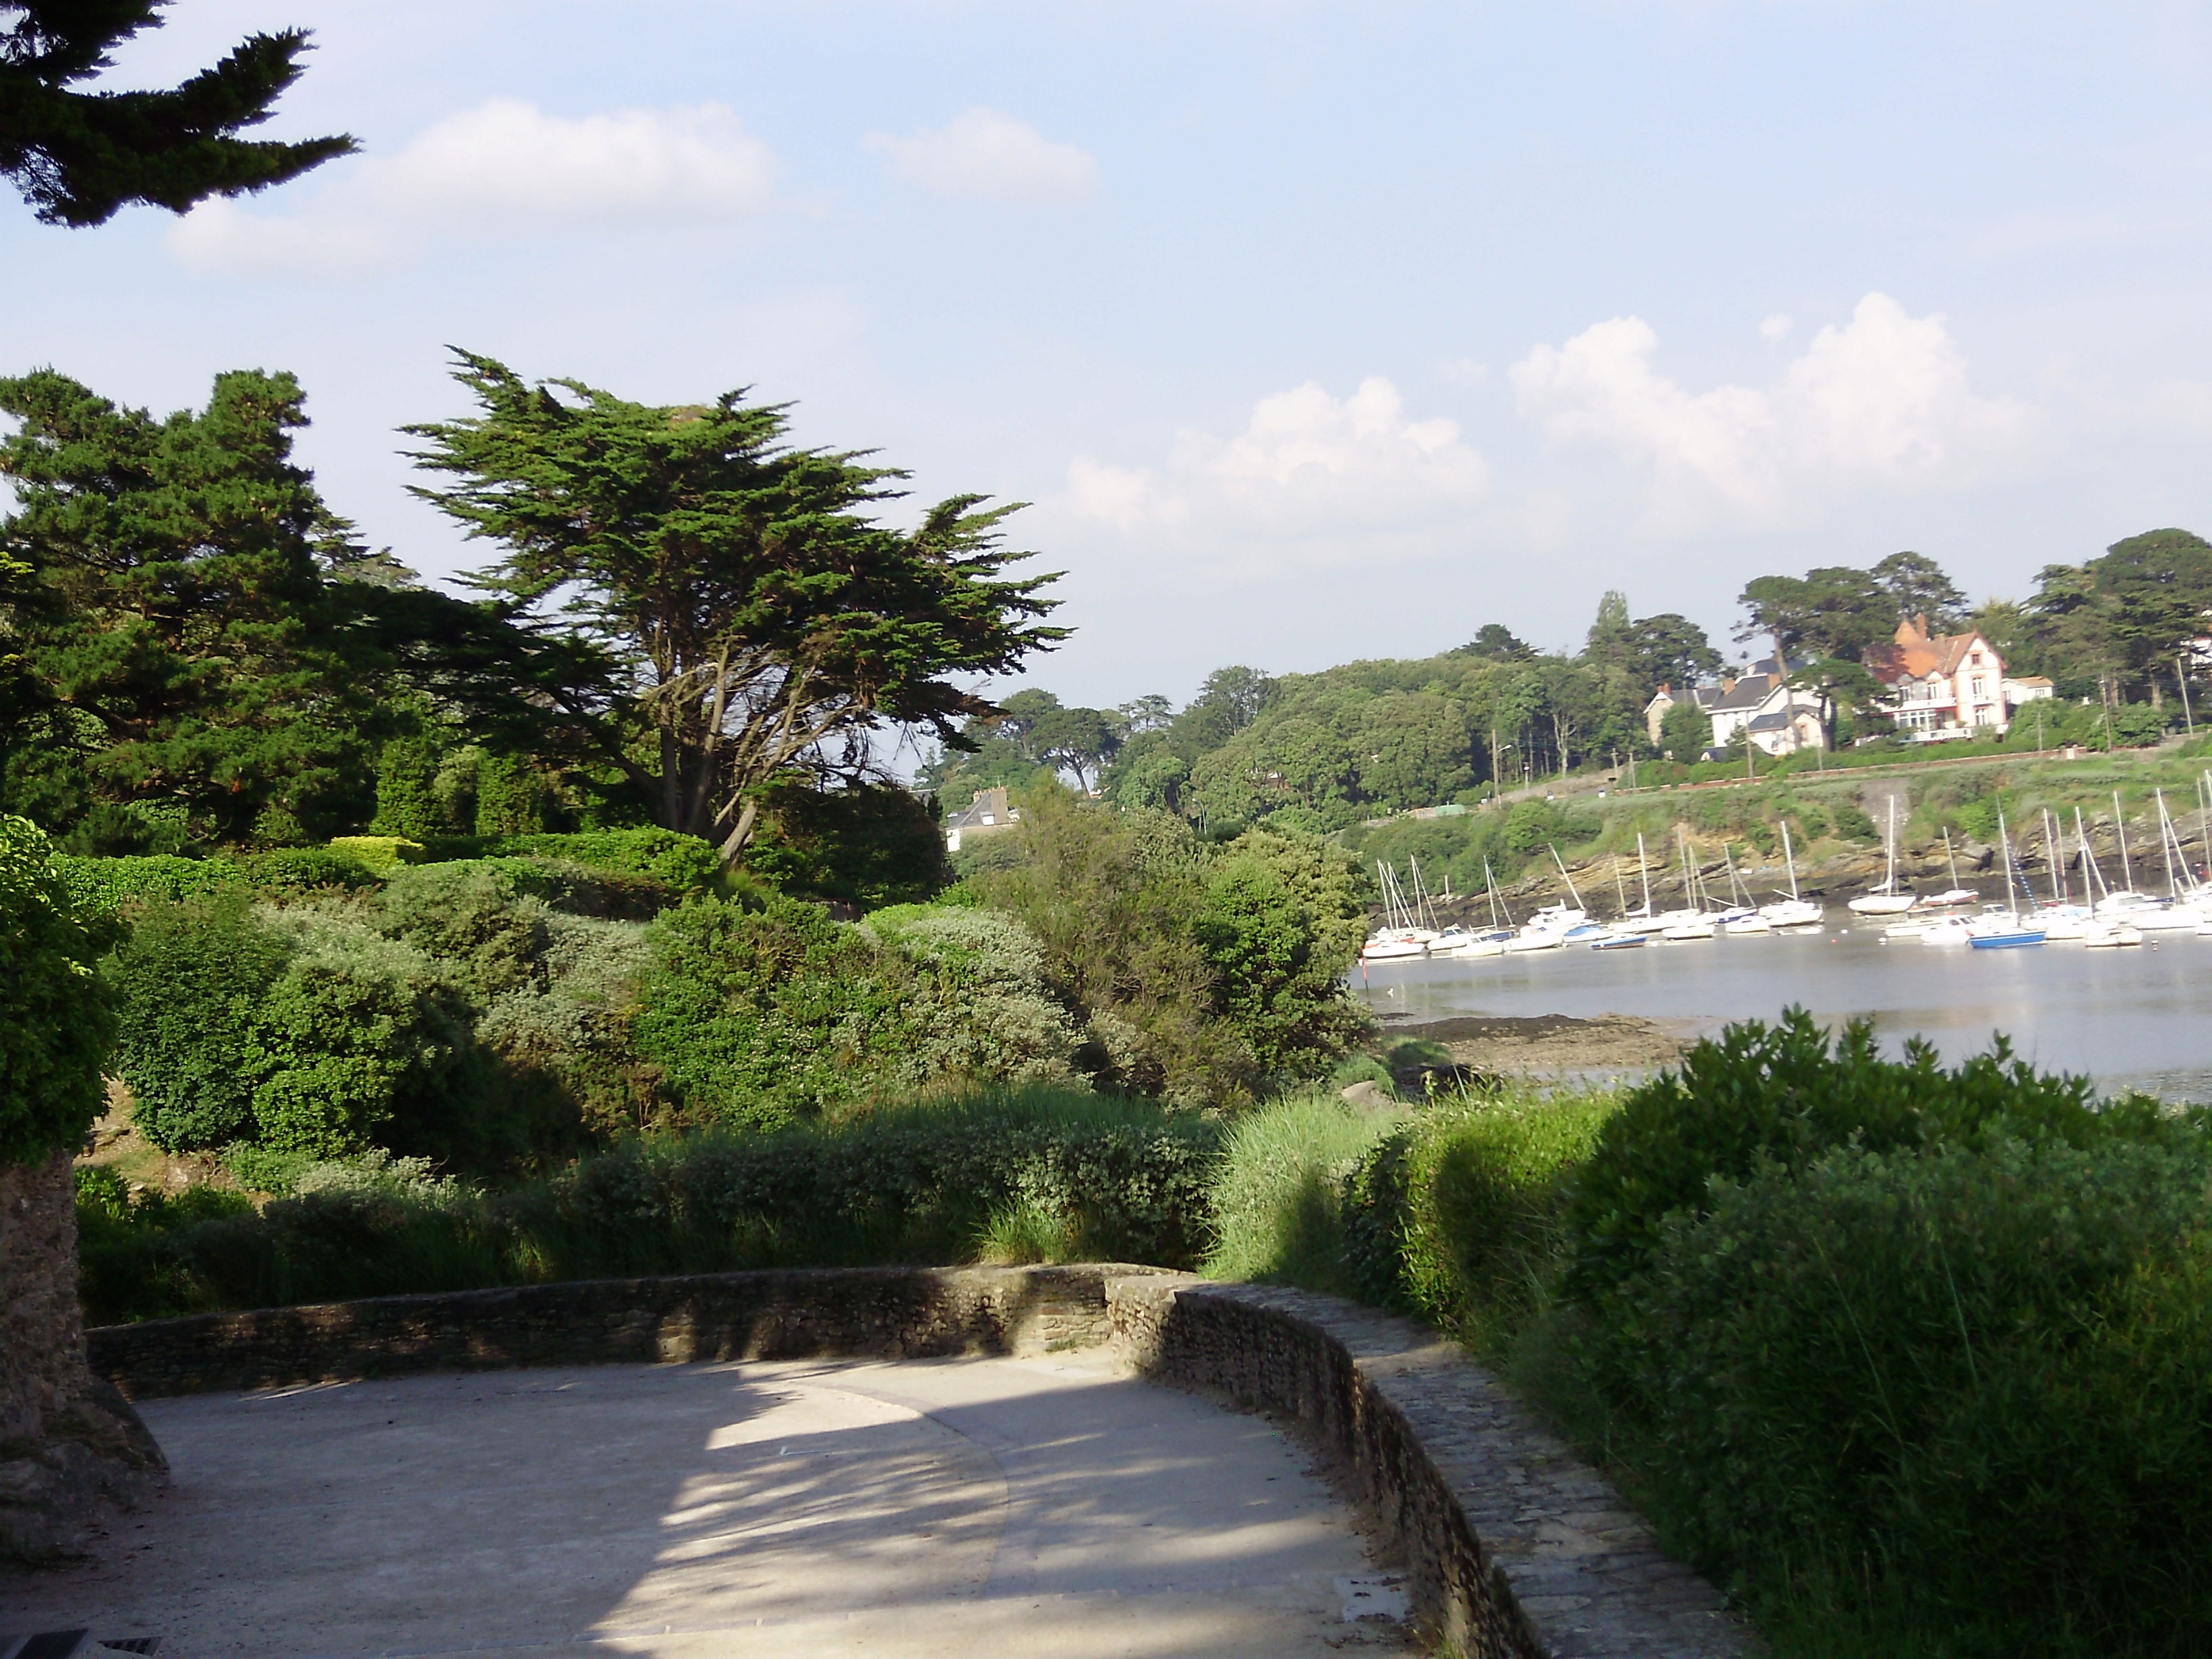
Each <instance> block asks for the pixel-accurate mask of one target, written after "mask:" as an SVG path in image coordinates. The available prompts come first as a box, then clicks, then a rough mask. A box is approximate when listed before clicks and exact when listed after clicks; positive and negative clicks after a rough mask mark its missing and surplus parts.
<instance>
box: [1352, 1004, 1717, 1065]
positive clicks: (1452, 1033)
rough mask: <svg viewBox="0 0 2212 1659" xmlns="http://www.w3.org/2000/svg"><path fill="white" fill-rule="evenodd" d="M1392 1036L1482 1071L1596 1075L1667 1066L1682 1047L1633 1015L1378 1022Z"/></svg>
mask: <svg viewBox="0 0 2212 1659" xmlns="http://www.w3.org/2000/svg"><path fill="white" fill-rule="evenodd" d="M1383 1030H1385V1031H1386V1032H1387V1033H1388V1034H1389V1036H1394V1037H1400V1036H1413V1037H1421V1038H1424V1039H1425V1040H1426V1041H1428V1042H1437V1043H1441V1044H1443V1047H1445V1048H1448V1049H1449V1050H1450V1051H1451V1057H1452V1058H1453V1059H1454V1060H1456V1061H1458V1062H1459V1063H1460V1064H1461V1065H1462V1066H1476V1067H1479V1068H1480V1069H1481V1070H1483V1071H1487V1072H1504V1073H1545V1074H1552V1073H1561V1072H1601V1071H1615V1070H1632V1069H1642V1068H1646V1067H1650V1066H1669V1065H1672V1064H1673V1063H1674V1061H1675V1060H1679V1059H1680V1057H1681V1054H1682V1050H1683V1048H1685V1046H1686V1040H1685V1038H1684V1037H1683V1036H1681V1035H1680V1033H1679V1032H1678V1031H1677V1030H1674V1029H1670V1027H1669V1026H1668V1025H1665V1024H1661V1023H1660V1022H1659V1021H1657V1020H1652V1019H1644V1018H1638V1016H1637V1015H1634V1014H1600V1015H1597V1016H1596V1017H1595V1018H1590V1019H1576V1018H1571V1016H1569V1015H1566V1014H1537V1015H1534V1016H1531V1017H1528V1018H1511V1017H1510V1016H1504V1015H1490V1014H1455V1015H1452V1016H1451V1017H1450V1018H1445V1019H1426V1020H1422V1019H1390V1018H1387V1017H1386V1018H1384V1020H1383Z"/></svg>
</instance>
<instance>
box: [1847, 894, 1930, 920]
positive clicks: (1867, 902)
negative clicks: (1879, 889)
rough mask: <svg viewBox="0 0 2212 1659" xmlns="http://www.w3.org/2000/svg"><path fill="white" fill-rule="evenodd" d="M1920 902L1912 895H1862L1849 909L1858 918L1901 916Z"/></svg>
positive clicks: (1852, 902)
mask: <svg viewBox="0 0 2212 1659" xmlns="http://www.w3.org/2000/svg"><path fill="white" fill-rule="evenodd" d="M1919 902H1920V901H1919V900H1918V899H1917V898H1915V897H1914V896H1912V895H1911V894H1910V893H1862V894H1860V895H1859V896H1858V897H1857V898H1855V899H1853V900H1852V901H1851V902H1850V907H1849V908H1850V912H1851V914H1852V915H1858V916H1901V915H1904V914H1905V912H1906V911H1907V910H1910V909H1911V908H1912V907H1913V906H1914V905H1916V904H1917V903H1919Z"/></svg>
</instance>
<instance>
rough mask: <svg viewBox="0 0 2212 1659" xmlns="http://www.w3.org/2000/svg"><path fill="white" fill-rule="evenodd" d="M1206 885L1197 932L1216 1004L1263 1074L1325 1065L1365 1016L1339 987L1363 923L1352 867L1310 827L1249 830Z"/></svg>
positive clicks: (1314, 1071)
mask: <svg viewBox="0 0 2212 1659" xmlns="http://www.w3.org/2000/svg"><path fill="white" fill-rule="evenodd" d="M1196 933H1197V937H1198V940H1199V943H1200V947H1201V948H1202V949H1203V950H1204V951H1205V952H1206V959H1207V960H1208V961H1209V962H1211V963H1212V964H1213V967H1214V969H1215V972H1216V974H1217V975H1218V989H1217V991H1216V994H1215V1001H1216V1006H1218V1007H1219V1008H1220V1010H1221V1012H1222V1014H1223V1016H1224V1017H1225V1018H1226V1019H1227V1020H1228V1021H1229V1022H1230V1024H1232V1025H1233V1026H1235V1027H1236V1029H1237V1032H1238V1034H1239V1035H1241V1036H1243V1039H1244V1041H1245V1042H1246V1043H1247V1044H1248V1045H1249V1047H1250V1048H1251V1050H1252V1053H1253V1054H1254V1055H1255V1057H1256V1058H1257V1059H1258V1060H1259V1062H1260V1065H1261V1068H1262V1069H1263V1070H1265V1071H1266V1072H1267V1073H1269V1074H1270V1075H1271V1076H1274V1077H1278V1078H1294V1077H1314V1076H1317V1075H1320V1074H1322V1073H1326V1072H1327V1071H1328V1068H1329V1066H1332V1065H1334V1063H1335V1061H1336V1060H1338V1059H1339V1058H1340V1057H1341V1056H1342V1055H1343V1054H1344V1053H1345V1051H1346V1049H1348V1048H1351V1046H1352V1042H1353V1041H1354V1040H1355V1039H1356V1038H1357V1036H1358V1033H1359V1032H1360V1030H1362V1029H1363V1028H1364V1025H1365V1024H1366V1021H1365V1018H1364V1015H1362V1013H1361V1012H1360V1011H1359V1009H1358V1006H1357V1005H1355V1004H1354V1003H1353V1002H1352V1000H1351V998H1350V997H1349V996H1347V995H1346V993H1345V988H1344V975H1345V974H1346V971H1347V970H1348V969H1350V968H1351V966H1352V963H1353V962H1354V961H1356V960H1357V959H1358V954H1359V946H1360V942H1361V941H1362V939H1364V938H1365V937H1366V933H1367V908H1366V905H1365V904H1364V902H1363V885H1362V883H1361V880H1360V877H1359V873H1358V870H1357V869H1356V868H1355V866H1353V865H1352V862H1351V860H1348V859H1347V858H1346V857H1345V855H1344V854H1342V853H1340V852H1339V851H1337V850H1336V849H1335V848H1331V847H1329V846H1328V845H1327V844H1326V843H1324V842H1320V841H1318V840H1316V839H1314V838H1312V837H1310V836H1278V835H1274V834H1272V833H1270V832H1269V831H1267V830H1265V829H1249V830H1247V831H1246V832H1245V833H1244V834H1243V835H1242V836H1238V837H1237V839H1236V840H1235V841H1234V842H1231V843H1230V844H1229V846H1228V847H1227V848H1225V849H1223V852H1222V854H1221V856H1220V857H1219V859H1218V860H1217V861H1216V862H1215V863H1214V864H1213V865H1212V867H1211V868H1210V869H1209V870H1208V872H1206V902H1205V907H1204V908H1203V910H1202V911H1201V913H1200V916H1199V918H1198V921H1197V923H1196Z"/></svg>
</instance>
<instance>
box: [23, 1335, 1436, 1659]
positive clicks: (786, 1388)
mask: <svg viewBox="0 0 2212 1659" xmlns="http://www.w3.org/2000/svg"><path fill="white" fill-rule="evenodd" d="M146 1417H147V1420H148V1422H149V1424H150V1425H152V1427H153V1429H154V1431H155V1435H156V1436H157V1437H159V1438H160V1439H161V1443H162V1445H163V1446H164V1448H165V1449H167V1452H168V1454H169V1457H170V1459H171V1461H172V1462H173V1465H174V1467H175V1470H176V1475H177V1481H176V1488H175V1490H174V1492H173V1493H172V1494H171V1495H170V1496H169V1497H167V1498H165V1499H163V1500H161V1503H160V1504H158V1505H157V1506H156V1507H155V1509H154V1510H151V1511H149V1512H147V1513H145V1514H143V1515H140V1516H135V1517H126V1518H125V1520H124V1522H122V1523H121V1524H120V1525H119V1526H118V1528H117V1529H116V1531H115V1533H114V1534H113V1536H112V1538H111V1539H110V1540H109V1541H108V1546H107V1548H106V1553H105V1554H104V1555H103V1556H102V1557H101V1558H100V1559H99V1560H98V1561H96V1562H95V1563H93V1564H91V1565H86V1566H82V1567H77V1568H72V1569H68V1570H65V1571H61V1572H58V1573H46V1574H39V1575H33V1576H28V1577H25V1576H10V1577H6V1578H0V1630H16V1631H21V1630H36V1629H54V1628H61V1627H72V1626H87V1625H88V1626H91V1627H92V1629H93V1632H94V1635H95V1636H96V1637H100V1638H116V1637H128V1636H159V1637H161V1638H162V1639H161V1654H160V1659H217V1656H252V1659H261V1656H267V1659H320V1656H330V1659H338V1656H347V1659H351V1656H368V1655H388V1656H401V1655H405V1656H415V1655H423V1656H427V1655H442V1654H452V1653H460V1652H471V1651H483V1650H492V1649H496V1650H499V1651H500V1652H501V1654H502V1655H506V1656H513V1659H531V1656H538V1655H544V1656H552V1655H586V1654H591V1655H605V1654H610V1653H612V1654H623V1655H641V1656H655V1659H659V1656H666V1659H708V1656H713V1659H754V1656H768V1655H775V1656H779V1659H782V1656H791V1655H808V1656H812V1655H823V1656H828V1655H845V1654H854V1655H861V1654H865V1655H870V1656H896V1659H921V1656H924V1655H931V1656H936V1655H951V1654H957V1655H960V1656H963V1659H980V1656H985V1655H996V1654H1012V1655H1037V1656H1054V1659H1092V1656H1097V1659H1107V1656H1127V1659H1137V1656H1146V1659H1150V1656H1158V1659H1189V1656H1199V1655H1221V1656H1229V1655H1251V1656H1261V1655H1267V1656H1280V1655H1292V1654H1322V1653H1325V1652H1337V1651H1342V1650H1347V1649H1349V1650H1355V1651H1365V1652H1369V1653H1395V1652H1401V1651H1407V1649H1406V1648H1405V1646H1404V1645H1403V1642H1402V1638H1401V1633H1400V1632H1399V1630H1398V1627H1397V1626H1395V1624H1393V1623H1390V1622H1388V1621H1387V1620H1383V1621H1378V1620H1375V1619H1372V1618H1368V1617H1363V1615H1365V1614H1368V1613H1370V1611H1382V1612H1385V1613H1387V1612H1388V1611H1389V1610H1390V1607H1391V1603H1392V1601H1393V1591H1392V1589H1391V1588H1390V1584H1389V1582H1386V1580H1385V1578H1384V1577H1383V1574H1382V1573H1381V1571H1380V1570H1379V1569H1377V1568H1376V1566H1374V1565H1372V1563H1371V1562H1370V1559H1369V1557H1368V1555H1367V1553H1366V1551H1365V1549H1364V1545H1363V1541H1362V1539H1361V1537H1360V1536H1359V1535H1358V1533H1356V1532H1355V1530H1354V1529H1353V1526H1352V1517H1351V1516H1350V1515H1349V1514H1348V1513H1347V1511H1346V1510H1345V1508H1344V1507H1343V1506H1342V1505H1341V1504H1339V1503H1338V1502H1337V1501H1336V1500H1335V1499H1334V1497H1333V1496H1332V1495H1331V1493H1330V1492H1329V1491H1328V1488H1327V1487H1326V1486H1323V1485H1322V1483H1321V1482H1320V1481H1319V1480H1317V1479H1316V1478H1315V1477H1314V1476H1312V1475H1310V1474H1307V1473H1306V1472H1305V1471H1306V1468H1307V1464H1306V1460H1305V1459H1304V1456H1303V1455H1301V1453H1300V1452H1299V1451H1298V1449H1297V1448H1296V1447H1294V1446H1292V1445H1291V1443H1288V1442H1287V1441H1285V1439H1284V1438H1283V1437H1281V1436H1280V1435H1279V1433H1277V1432H1276V1431H1275V1430H1273V1428H1272V1427H1270V1426H1269V1425H1267V1423H1265V1422H1263V1421H1261V1420H1260V1419H1255V1418H1250V1417H1244V1416H1239V1415H1237V1414H1235V1413H1230V1412H1226V1411H1224V1410H1221V1409H1219V1408H1218V1407H1213V1406H1212V1405H1210V1404H1208V1403H1206V1402H1205V1401H1201V1400H1198V1399H1195V1398H1193V1397H1191V1396H1189V1395H1182V1394H1177V1393H1175V1392H1173V1391H1171V1390H1169V1389H1158V1388H1154V1387H1152V1386H1150V1385H1148V1384H1146V1383H1139V1382H1135V1381H1133V1380H1131V1379H1129V1378H1127V1377H1125V1376H1119V1375H1117V1374H1116V1373H1115V1372H1114V1371H1113V1370H1110V1369H1109V1368H1108V1367H1107V1365H1106V1364H1105V1362H1104V1361H1103V1359H1102V1360H1091V1359H1088V1358H1084V1357H1081V1356H1078V1357H1075V1358H1056V1359H1050V1360H1032V1359H988V1360H942V1361H926V1362H918V1363H910V1364H897V1365H889V1364H843V1363H840V1364H811V1363H799V1364H746V1365H685V1366H597V1367H590V1368H580V1369H575V1370H538V1371H498V1372H488V1373H482V1374H477V1375H473V1376H427V1377H411V1378H408V1379H405V1380H403V1381H396V1382H380V1383H351V1384H346V1385H343V1386H326V1387H321V1388H312V1389H288V1390H277V1391H272V1392H268V1393H261V1394H253V1395H204V1396H201V1397H197V1398H193V1399H186V1400H175V1401H156V1402H154V1403H153V1404H152V1405H151V1406H150V1407H149V1408H148V1410H147V1412H146Z"/></svg>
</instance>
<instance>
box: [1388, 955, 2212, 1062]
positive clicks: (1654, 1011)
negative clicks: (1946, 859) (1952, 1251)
mask: <svg viewBox="0 0 2212 1659" xmlns="http://www.w3.org/2000/svg"><path fill="white" fill-rule="evenodd" d="M1836 920H1837V916H1836V914H1834V913H1832V915H1831V917H1830V921H1831V923H1832V924H1833V923H1834V922H1835V921H1836ZM2146 938H2147V942H2146V943H2145V944H2144V945H2142V946H2141V947H2139V948H2136V949H2130V950H2118V951H2085V950H2083V949H2082V948H2081V946H2080V945H2044V946H2042V947H2040V948H2039V949H2031V950H2025V951H1968V950H1958V949H1939V948H1934V947H1930V946H1928V945H1922V944H1921V943H1920V941H1919V940H1917V939H1898V940H1895V941H1890V940H1886V939H1883V937H1882V935H1881V930H1880V928H1879V927H1869V928H1866V929H1859V928H1857V927H1853V928H1850V929H1849V930H1846V929H1844V928H1843V927H1838V926H1833V925H1832V926H1831V927H1830V929H1829V930H1828V931H1827V932H1825V933H1808V934H1787V935H1785V934H1768V935H1764V936H1760V935H1753V936H1751V937H1748V938H1741V939H1725V938H1723V939H1714V940H1712V941H1711V942H1710V943H1706V942H1702V941H1701V942H1699V943H1694V944H1687V945H1663V944H1661V943H1659V942H1657V941H1656V940H1655V941H1654V942H1652V943H1651V944H1650V945H1645V946H1644V948H1643V949H1641V950H1638V951H1591V950H1588V949H1577V948H1576V947H1574V946H1571V945H1570V946H1568V947H1567V948H1565V949H1564V950H1559V951H1531V952H1528V953H1526V954H1523V955H1519V956H1509V957H1488V958H1485V959H1481V960H1474V961H1452V960H1445V961H1438V962H1428V961H1415V962H1404V963H1369V964H1367V968H1366V973H1365V979H1366V983H1365V984H1364V986H1363V984H1362V983H1361V974H1360V971H1359V969H1353V971H1352V991H1353V993H1354V994H1356V995H1358V996H1361V997H1362V998H1364V1000H1366V1001H1367V1002H1368V1003H1369V1004H1370V1006H1372V1007H1373V1008H1374V1009H1375V1011H1376V1012H1377V1013H1401V1014H1411V1015H1413V1016H1415V1017H1416V1018H1437V1017H1439V1016H1442V1015H1444V1014H1458V1013H1480V1014H1519V1015H1527V1014H1572V1015H1576V1016H1578V1017H1582V1018H1588V1017H1589V1016H1590V1015H1593V1014H1640V1015H1642V1016H1644V1018H1649V1019H1656V1020H1661V1021H1664V1022H1667V1023H1669V1024H1675V1025H1677V1026H1678V1027H1687V1028H1691V1029H1694V1030H1699V1031H1705V1030H1716V1029H1717V1028H1718V1027H1719V1026H1720V1025H1722V1024H1725V1023H1726V1022H1727V1021H1729V1020H1733V1019H1745V1018H1772V1017H1773V1016H1774V1015H1775V1014H1777V1013H1778V1012H1781V1010H1782V1008H1783V1007H1784V1005H1785V1004H1788V1003H1793V1002H1796V1003H1802V1004H1803V1005H1804V1006H1807V1007H1808V1008H1810V1009H1811V1010H1812V1011H1813V1012H1814V1014H1816V1015H1817V1016H1819V1017H1820V1018H1821V1019H1823V1020H1831V1021H1832V1020H1838V1019H1841V1018H1844V1017H1845V1016H1847V1015H1852V1014H1871V1015H1873V1016H1874V1018H1875V1022H1876V1024H1878V1025H1879V1027H1880V1028H1881V1030H1882V1031H1883V1032H1884V1033H1885V1034H1886V1035H1887V1036H1890V1037H1892V1038H1893V1039H1894V1040H1899V1041H1901V1040H1902V1039H1903V1038H1905V1037H1906V1036H1912V1035H1915V1034H1917V1035H1921V1036H1926V1037H1927V1038H1928V1039H1929V1041H1931V1042H1934V1043H1935V1044H1936V1046H1937V1048H1940V1049H1941V1050H1942V1052H1943V1053H1944V1054H1946V1055H1947V1056H1948V1057H1950V1058H1953V1059H1957V1058H1959V1057H1960V1056H1963V1055H1966V1054H1972V1053H1975V1052H1977V1051H1978V1050H1980V1049H1982V1048H1985V1047H1987V1045H1988V1042H1989V1039H1990V1033H1992V1032H1993V1031H2002V1032H2004V1033H2005V1034H2006V1035H2007V1036H2009V1037H2011V1038H2012V1040H2013V1046H2014V1048H2015V1050H2016V1051H2017V1052H2018V1053H2019V1054H2021V1055H2023V1056H2024V1057H2026V1058H2027V1059H2028V1060H2033V1062H2034V1063H2035V1064H2036V1065H2037V1066H2041V1067H2043V1068H2045V1069H2046V1070H2051V1071H2066V1072H2086V1073H2089V1074H2090V1075H2091V1076H2093V1077H2094V1078H2096V1079H2098V1080H2099V1081H2100V1082H2101V1083H2103V1084H2105V1085H2107V1086H2109V1087H2115V1088H2117V1087H2119V1086H2122V1085H2132V1086H2135V1087H2139V1088H2145V1089H2150V1090H2153V1091H2155V1092H2157V1093H2159V1094H2161V1095H2164V1096H2166V1097H2167V1098H2169V1099H2175V1100H2205V1101H2212V939H2198V938H2197V937H2196V935H2194V934H2193V933H2165V934H2160V933H2153V934H2149V935H2147V936H2146Z"/></svg>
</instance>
